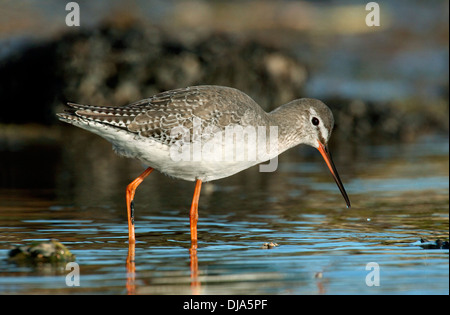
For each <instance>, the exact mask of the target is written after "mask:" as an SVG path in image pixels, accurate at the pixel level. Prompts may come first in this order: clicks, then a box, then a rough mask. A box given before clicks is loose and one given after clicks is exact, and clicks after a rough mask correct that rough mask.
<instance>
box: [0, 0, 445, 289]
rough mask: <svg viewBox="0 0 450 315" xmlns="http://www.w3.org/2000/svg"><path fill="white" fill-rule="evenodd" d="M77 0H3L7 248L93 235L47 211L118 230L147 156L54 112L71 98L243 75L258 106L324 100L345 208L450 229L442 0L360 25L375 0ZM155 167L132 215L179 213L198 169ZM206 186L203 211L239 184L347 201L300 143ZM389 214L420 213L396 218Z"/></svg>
mask: <svg viewBox="0 0 450 315" xmlns="http://www.w3.org/2000/svg"><path fill="white" fill-rule="evenodd" d="M76 2H77V3H78V4H79V6H80V10H81V13H80V27H69V26H67V25H66V23H65V19H66V15H67V14H69V11H66V10H65V7H66V4H67V2H66V1H60V0H22V1H13V0H0V102H1V105H0V219H1V221H2V222H3V223H2V224H3V225H2V229H3V230H4V231H16V233H12V232H11V233H9V232H8V233H5V234H3V235H0V246H1V247H2V248H6V247H7V246H8V245H9V244H11V243H18V242H21V241H22V240H24V239H34V238H48V237H55V236H56V237H58V238H59V239H62V240H63V241H64V242H65V243H66V244H67V243H69V244H70V242H73V243H74V244H83V245H81V247H83V246H88V245H86V244H85V243H84V241H82V240H81V239H80V237H81V236H82V237H83V238H84V239H86V237H87V238H88V239H89V237H94V238H95V237H96V236H95V235H96V234H95V233H93V232H92V233H93V234H92V235H90V234H89V233H91V232H89V230H83V229H82V226H75V227H74V228H75V231H78V232H77V233H88V235H87V236H86V235H84V234H83V235H80V234H78V235H75V233H72V234H67V233H66V232H65V231H68V230H67V229H63V228H61V229H60V230H58V233H55V231H54V229H53V230H52V229H51V228H50V227H49V226H51V227H52V228H54V227H55V224H58V222H60V221H56V222H55V221H52V220H54V219H55V218H58V220H63V221H64V220H66V219H68V220H69V219H70V220H72V219H76V220H80V221H79V222H84V221H83V220H93V218H95V220H100V221H99V222H102V221H101V220H104V221H105V223H106V222H111V220H117V222H120V225H119V226H120V231H121V233H123V235H122V236H123V237H125V235H126V224H125V222H126V217H125V213H124V208H123V207H122V206H123V205H124V204H123V199H124V196H123V195H124V189H125V187H126V185H127V184H128V183H129V182H130V181H131V180H133V179H134V178H135V177H136V176H138V174H140V172H141V171H142V170H143V167H144V166H142V165H140V163H139V162H136V161H131V160H127V159H122V158H118V157H117V156H116V155H115V154H114V153H113V152H112V150H111V145H110V144H109V143H107V142H106V141H105V140H103V139H101V138H100V137H97V136H95V135H92V134H90V133H88V132H86V131H83V130H81V129H79V128H76V127H74V126H69V125H64V124H63V123H60V122H58V120H57V118H56V116H55V113H57V112H60V111H63V110H64V104H65V103H66V102H67V101H71V102H75V103H82V104H93V105H109V106H120V105H125V104H127V103H130V102H134V101H137V100H140V99H142V98H146V97H149V96H151V95H153V94H155V93H157V92H161V91H164V90H169V89H175V88H180V87H186V86H190V85H200V84H218V85H225V86H231V87H235V88H238V89H240V90H242V91H243V92H245V93H247V94H248V95H250V96H251V97H252V98H254V99H255V100H256V101H257V102H258V103H259V104H260V105H261V106H262V107H263V108H264V109H266V110H267V111H269V110H272V109H274V108H276V107H278V106H279V105H281V104H283V103H286V102H289V101H291V100H293V99H295V98H301V97H312V98H318V99H320V100H322V101H324V102H325V103H326V104H327V105H329V106H330V107H331V109H332V111H333V113H334V116H335V120H336V128H335V131H334V133H333V136H332V137H331V143H330V147H331V151H332V152H333V157H334V160H335V163H336V166H337V168H338V169H339V170H340V173H341V177H342V179H343V181H344V184H345V186H346V188H347V191H348V192H349V195H350V199H351V200H352V202H353V205H354V207H353V209H352V210H353V212H351V214H352V215H355V216H356V217H357V218H363V217H364V218H367V216H369V215H370V216H371V217H372V219H373V218H374V216H377V213H379V212H378V211H381V213H382V214H383V218H381V214H380V217H379V220H380V221H379V222H380V225H379V226H378V227H377V228H376V229H375V232H380V231H384V230H385V229H389V227H392V228H393V229H395V228H396V227H398V226H400V225H402V224H403V226H409V227H411V231H412V232H411V234H410V235H409V236H408V239H409V240H411V239H416V240H417V239H419V238H420V237H419V236H420V233H424V234H426V235H428V237H430V238H432V239H435V238H438V237H440V238H443V239H447V240H448V201H449V199H448V146H449V142H448V132H449V103H448V93H449V2H448V1H446V0H434V1H423V0H396V1H377V3H378V4H379V5H380V22H381V25H380V26H379V27H368V26H367V25H366V23H365V18H366V15H367V14H368V13H369V11H366V10H365V5H366V3H367V2H368V1H356V0H355V1H333V0H320V1H289V0H278V1H269V0H263V1H256V0H241V1H237V0H233V1H225V0H224V1H221V0H216V1H201V0H180V1H175V0H164V1H163V0H150V1H147V0H146V1H144V0H134V1H123V0H112V1H100V0H98V1H88V0H79V1H76ZM316 163H317V165H316ZM283 165H284V166H283ZM319 165H320V166H319ZM322 167H323V168H322ZM155 173H156V172H155ZM151 177H152V179H149V181H148V184H145V185H147V186H146V188H140V189H142V192H141V195H140V194H139V192H138V194H137V196H136V198H140V201H138V202H140V203H141V206H140V211H141V215H143V214H142V213H145V211H158V209H160V210H161V209H163V211H174V212H170V213H172V214H173V213H175V214H178V213H179V211H181V210H180V209H183V210H182V212H181V214H180V217H182V218H183V219H186V221H187V216H186V214H187V212H186V211H187V210H186V209H187V207H188V206H189V202H190V200H191V199H190V198H192V191H193V186H192V183H185V182H180V181H175V180H173V179H170V178H168V177H165V176H163V175H161V174H152V176H151ZM205 187H206V188H205V189H204V192H202V200H203V203H201V206H200V207H201V208H202V207H203V212H202V211H201V212H202V215H204V216H206V217H207V216H208V214H211V215H213V214H214V213H219V214H223V215H225V216H227V215H229V213H230V212H229V211H230V209H234V207H235V206H236V205H235V203H234V201H235V199H234V198H231V199H230V196H231V195H233V196H237V197H238V199H239V203H240V204H239V205H238V206H237V207H238V208H241V210H242V208H245V209H246V210H242V211H244V212H241V213H247V212H245V211H248V212H249V213H251V211H252V209H258V210H257V211H259V209H260V208H261V207H262V208H264V207H269V208H271V210H270V212H271V213H273V212H272V211H275V213H276V214H277V215H280V217H281V218H283V220H287V221H289V220H291V219H292V217H291V216H292V215H294V214H293V213H295V211H294V210H293V209H297V208H298V205H302V206H303V210H302V211H308V210H305V208H307V209H311V210H314V211H318V212H314V213H315V214H317V213H319V214H320V215H323V217H321V219H320V220H323V222H327V224H331V226H333V227H335V228H337V229H339V228H342V227H343V226H347V225H345V224H347V223H346V222H347V221H345V220H346V219H344V218H345V215H343V214H342V213H341V212H339V213H334V212H333V209H336V208H337V207H341V206H342V205H343V201H342V200H341V196H340V195H339V191H337V188H336V186H335V185H334V183H333V182H332V179H331V177H330V176H329V173H328V172H327V171H326V166H324V164H323V161H321V160H320V156H319V155H318V154H317V152H316V150H313V149H310V148H305V147H304V146H300V147H298V148H295V149H292V150H290V151H288V152H286V153H284V154H283V155H282V157H281V159H280V170H279V172H275V173H273V174H265V173H263V174H261V173H258V171H257V169H256V168H254V169H250V170H247V171H245V172H242V173H240V174H237V175H235V176H233V177H231V178H228V179H224V180H221V181H218V182H217V183H213V184H211V185H206V186H205ZM208 187H209V188H208ZM174 195H176V197H175V196H174ZM137 200H138V199H137ZM244 200H245V201H244ZM241 202H242V204H241ZM148 205H151V209H153V210H149V209H147V208H149V207H148ZM185 208H186V209H185ZM146 209H147V210H146ZM164 209H165V210H164ZM274 209H275V210H274ZM213 210H214V211H218V212H214V211H213ZM143 211H144V212H143ZM209 211H211V212H209ZM292 211H294V212H292ZM330 213H331V214H333V213H334V214H335V215H331V217H330ZM398 213H403V215H404V216H405V217H408V218H411V220H413V221H412V222H410V223H405V222H404V221H397V219H396V218H397V217H395V218H394V217H391V216H392V215H395V214H398ZM158 214H159V212H155V213H153V214H152V215H158ZM419 214H420V215H419ZM202 215H201V216H202ZM417 215H419V216H417ZM137 216H138V217H137V218H138V221H139V213H138V214H137ZM183 216H184V217H183ZM244 216H245V214H244ZM144 219H145V218H143V217H141V218H140V220H141V223H142V222H143V220H144ZM172 219H173V218H172ZM234 219H235V220H237V221H239V222H246V221H245V220H246V218H245V217H244V218H243V217H240V215H238V214H237V213H236V214H235V215H234V214H233V215H232V219H230V220H234ZM428 219H430V220H428ZM30 220H36V221H33V222H32V223H30V222H31V221H30ZM201 220H202V219H200V221H201ZM271 220H272V221H276V220H277V219H271ZM280 220H281V219H280ZM283 220H281V221H283ZM341 220H344V221H345V222H344V221H341ZM352 220H355V219H354V218H353V219H352ZM356 220H359V219H356ZM389 220H391V221H389ZM212 221H214V220H212ZM281 221H280V222H281ZM374 221H376V220H372V222H374ZM18 222H19V223H18ZM61 222H62V221H61ZM64 222H65V221H64ZM71 222H72V221H71ZM77 222H78V221H77ZM144 222H145V220H144ZM183 222H184V221H183ZM204 222H205V221H204ZM206 222H207V221H206ZM283 222H284V221H283ZM323 222H322V223H323ZM352 222H353V221H352ZM364 222H365V221H364ZM272 223H273V222H272ZM36 224H37V225H39V226H40V225H43V226H40V230H39V231H40V232H39V233H36V234H33V233H34V232H33V231H34V230H36ZM71 224H72V223H71ZM142 224H144V223H142ZM405 224H406V225H405ZM75 225H76V224H75ZM18 226H20V228H19V230H17V229H18ZM173 228H174V227H171V228H169V232H168V233H169V235H172V234H170V233H171V232H170V231H173V230H171V229H173ZM184 228H185V227H184ZM184 228H183V229H184ZM216 228H218V226H213V228H212V230H213V229H216ZM48 229H50V230H52V231H53V232H50V230H48ZM105 229H106V228H105ZM106 230H107V229H106ZM150 230H152V229H149V231H150ZM156 230H157V229H156ZM81 231H84V232H81ZM183 231H184V230H183ZM419 231H420V232H419ZM366 232H367V233H369V232H368V231H366ZM65 233H66V234H65ZM111 233H113V234H114V233H116V232H114V231H113V232H111ZM138 233H139V232H138ZM149 233H150V234H151V233H152V232H148V233H147V236H149V235H150V234H149ZM177 233H178V232H177ZM177 233H175V234H176V235H177ZM180 233H181V232H180ZM183 233H184V232H183ZM55 234H56V235H55ZM114 235H115V234H114ZM141 235H142V234H141ZM183 235H184V234H183ZM236 235H238V234H236ZM393 235H396V234H395V233H394V234H393ZM411 235H412V236H411ZM122 236H121V237H122ZM171 237H175V236H171ZM205 237H206V236H205ZM147 241H148V242H155V241H151V240H147ZM227 241H229V240H227ZM152 244H153V243H152ZM154 245H160V244H156V243H155V244H154ZM80 254H81V253H80ZM447 258H448V257H447ZM0 269H1V268H0ZM446 273H447V276H448V264H447V271H446ZM0 274H1V270H0ZM444 289H445V290H446V291H447V292H448V284H447V287H446V288H445V285H444ZM338 292H340V291H338Z"/></svg>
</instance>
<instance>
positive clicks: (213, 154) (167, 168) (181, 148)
mask: <svg viewBox="0 0 450 315" xmlns="http://www.w3.org/2000/svg"><path fill="white" fill-rule="evenodd" d="M80 127H81V128H84V129H87V130H89V131H91V132H93V133H96V134H98V135H100V136H101V137H103V138H105V139H106V140H108V141H109V142H111V143H112V144H113V149H114V151H115V152H116V153H117V154H119V155H122V156H125V157H129V158H135V159H138V160H140V161H141V162H143V163H144V164H146V165H148V166H150V167H152V168H154V169H156V170H158V171H160V172H161V173H164V174H166V175H169V176H171V177H174V178H179V179H183V180H187V181H195V180H197V179H200V180H202V181H212V180H216V179H220V178H224V177H228V176H231V175H233V174H236V173H238V172H240V171H242V170H245V169H247V168H249V167H251V166H253V165H256V164H258V163H261V162H265V161H267V160H269V159H270V158H272V157H273V156H263V157H262V158H261V156H260V155H257V154H256V152H255V151H257V148H253V147H252V146H251V145H250V146H247V145H244V146H242V147H239V146H238V148H237V149H236V148H235V147H233V146H232V147H231V149H230V147H227V146H226V145H225V144H224V143H222V142H220V138H219V137H218V138H213V139H219V140H218V141H217V142H214V141H206V142H204V143H200V144H198V143H195V142H194V143H188V145H184V144H182V145H180V144H179V143H174V144H172V145H168V144H164V143H161V142H159V141H156V140H154V139H152V138H148V137H143V136H140V135H139V134H135V133H131V132H129V131H126V130H121V129H116V128H110V127H107V126H104V125H101V124H99V123H95V122H89V123H88V124H86V125H81V126H80ZM230 152H231V154H230ZM238 152H240V153H238ZM272 155H273V154H272ZM274 155H277V153H275V154H274Z"/></svg>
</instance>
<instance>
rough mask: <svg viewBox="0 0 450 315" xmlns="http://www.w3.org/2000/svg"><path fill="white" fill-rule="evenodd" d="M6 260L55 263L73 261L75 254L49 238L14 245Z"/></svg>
mask: <svg viewBox="0 0 450 315" xmlns="http://www.w3.org/2000/svg"><path fill="white" fill-rule="evenodd" d="M8 260H9V261H14V262H20V263H36V262H46V263H57V262H68V261H74V260H75V255H73V254H72V253H71V252H70V251H69V250H68V249H67V247H66V246H64V245H63V244H61V243H60V242H58V241H57V240H50V241H44V242H32V243H31V244H30V245H20V246H16V247H15V248H13V249H11V250H10V251H9V254H8Z"/></svg>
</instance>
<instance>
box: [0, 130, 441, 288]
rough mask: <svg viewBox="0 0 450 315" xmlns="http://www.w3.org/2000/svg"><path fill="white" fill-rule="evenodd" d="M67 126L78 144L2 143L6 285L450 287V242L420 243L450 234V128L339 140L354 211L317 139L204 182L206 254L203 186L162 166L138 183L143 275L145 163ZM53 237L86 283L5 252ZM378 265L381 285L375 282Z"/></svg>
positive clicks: (0, 220) (69, 140)
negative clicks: (131, 262)
mask: <svg viewBox="0 0 450 315" xmlns="http://www.w3.org/2000/svg"><path fill="white" fill-rule="evenodd" d="M63 130H64V132H65V134H62V139H63V140H64V141H66V144H65V145H61V146H60V145H47V146H45V145H44V146H24V147H22V148H20V146H15V147H19V149H17V150H16V151H13V150H9V149H7V148H6V149H5V147H4V148H3V150H4V152H2V155H1V156H2V157H1V159H2V161H1V162H2V164H3V165H5V166H6V168H4V170H5V169H6V170H7V171H6V173H4V174H2V188H1V189H0V200H1V202H0V231H1V232H0V294H19V293H20V294H33V293H39V294H42V293H50V294H55V293H58V294H70V293H96V294H97V293H112V294H126V293H137V294H199V293H200V294H449V281H448V280H449V260H448V254H449V251H448V250H443V249H434V250H432V249H423V248H422V247H420V246H419V245H418V241H419V240H420V238H426V239H428V240H432V241H434V240H436V239H444V240H448V234H449V195H448V193H449V184H448V179H449V164H448V163H449V155H448V154H449V152H448V151H449V142H448V138H442V137H429V138H423V139H422V140H420V141H418V142H416V143H412V144H400V145H394V144H385V145H376V146H375V145H371V146H363V147H359V148H355V147H345V146H344V145H338V146H336V147H332V148H331V149H332V152H333V157H334V160H335V163H336V166H337V168H338V170H339V172H340V175H341V178H342V180H343V182H344V185H345V187H346V189H347V192H348V194H349V196H350V199H351V201H352V207H351V208H350V209H347V208H346V207H345V202H344V200H343V198H342V196H341V195H340V193H339V190H338V189H337V187H336V185H335V183H334V181H333V179H332V178H331V176H330V174H329V172H328V170H327V168H326V166H325V163H324V162H323V161H322V159H321V157H320V154H319V153H318V152H316V150H314V149H309V148H307V147H305V146H300V147H297V148H294V149H292V150H290V151H288V152H287V153H286V154H283V155H282V156H281V157H280V159H279V168H278V170H277V171H276V172H274V173H259V172H258V168H257V167H256V168H252V169H249V170H246V171H244V172H242V173H240V174H237V175H235V176H233V177H230V178H228V179H224V180H220V181H216V182H213V183H208V184H204V186H203V188H202V194H201V197H200V207H199V215H200V218H199V224H198V232H199V244H198V245H199V247H198V250H197V255H196V256H191V255H190V251H189V248H190V240H189V219H188V213H189V207H190V202H191V199H192V193H193V190H194V184H193V183H190V182H182V181H177V180H174V179H171V178H168V177H166V176H163V175H161V174H159V173H157V172H154V173H152V174H151V175H150V176H149V177H148V178H147V179H146V180H145V181H144V183H143V184H142V185H141V186H140V187H139V188H138V190H137V193H136V198H135V206H136V237H137V244H136V248H135V255H136V256H135V268H136V271H135V274H134V277H135V278H134V279H130V273H129V272H128V273H127V268H126V259H127V254H128V244H127V223H126V222H127V221H126V209H125V203H124V192H125V187H126V185H127V184H128V183H129V182H130V181H131V180H132V179H134V177H136V176H137V175H138V174H139V173H140V172H141V171H142V170H143V167H142V166H141V165H139V163H137V162H135V161H130V160H127V159H122V158H119V157H117V156H115V155H114V154H113V153H112V152H111V150H110V145H109V144H108V143H106V141H104V140H102V139H100V138H98V137H96V136H94V135H90V134H88V133H86V132H84V131H82V130H78V129H76V128H65V129H63ZM30 158H31V159H34V160H35V161H39V163H38V164H37V165H35V166H32V167H30V166H29V165H26V164H25V163H24V161H26V160H27V159H30ZM51 238H55V239H58V240H59V241H61V242H62V243H63V244H65V245H66V246H67V247H68V248H69V249H70V250H71V251H72V253H74V254H75V255H76V256H77V258H76V262H77V263H78V264H79V266H80V286H72V287H70V286H67V285H66V275H67V274H68V273H69V271H66V270H65V265H64V264H61V265H48V264H39V265H35V266H29V265H16V264H13V263H9V262H7V261H6V260H4V258H6V257H7V253H8V250H9V249H10V248H11V246H12V245H17V244H26V243H29V242H30V241H33V240H48V239H51ZM266 242H275V243H277V244H278V245H279V246H277V247H274V248H271V249H265V248H262V245H263V244H264V243H266ZM194 257H195V258H196V259H197V260H198V262H193V261H192V259H193V258H194ZM370 262H375V263H377V264H378V266H379V275H380V278H379V286H368V285H367V284H366V277H367V276H368V274H369V273H370V272H371V271H372V270H373V269H369V270H366V266H367V264H368V263H370ZM193 263H197V264H198V267H197V268H196V269H197V270H195V275H193V274H192V272H193V271H192V265H193ZM128 271H129V270H128ZM130 283H131V284H132V285H131V286H130ZM130 287H131V288H130Z"/></svg>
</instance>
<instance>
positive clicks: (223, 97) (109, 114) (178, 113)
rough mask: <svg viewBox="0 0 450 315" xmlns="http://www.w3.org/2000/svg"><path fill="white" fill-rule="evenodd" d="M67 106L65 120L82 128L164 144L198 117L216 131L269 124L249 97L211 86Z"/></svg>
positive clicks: (62, 117) (202, 122) (235, 91)
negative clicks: (124, 100) (117, 102)
mask: <svg viewBox="0 0 450 315" xmlns="http://www.w3.org/2000/svg"><path fill="white" fill-rule="evenodd" d="M68 105H69V106H70V110H69V111H68V112H67V113H63V114H58V116H59V117H60V119H61V120H63V121H66V122H68V123H72V124H74V125H77V126H79V127H82V128H83V126H82V124H83V123H88V122H90V121H94V122H97V123H99V124H100V125H103V126H105V127H111V128H117V129H124V130H127V131H128V132H131V133H135V134H139V135H140V136H142V137H148V138H152V139H154V140H156V141H159V142H161V143H164V144H169V143H171V142H173V141H174V139H173V138H171V137H170V134H171V131H172V130H173V128H174V127H183V128H186V129H187V130H190V131H191V132H192V130H193V127H194V119H195V118H196V119H197V121H199V122H200V123H201V128H202V129H204V128H205V127H207V126H209V127H214V128H215V129H216V130H224V129H225V127H226V126H230V125H235V124H239V125H242V126H246V125H266V123H267V114H266V113H265V112H264V110H262V109H261V107H260V106H259V105H258V104H256V102H255V101H254V100H253V99H252V98H251V97H249V96H248V95H247V94H245V93H243V92H241V91H239V90H237V89H234V88H229V87H222V86H211V85H203V86H193V87H187V88H182V89H176V90H171V91H166V92H162V93H159V94H156V95H154V96H152V97H150V98H146V99H143V100H140V101H138V102H135V103H131V104H129V105H126V106H122V107H109V106H91V105H79V104H73V103H69V104H68ZM91 125H92V126H94V127H95V126H96V124H91ZM85 129H88V130H89V128H85ZM90 131H93V130H90ZM175 140H176V139H175Z"/></svg>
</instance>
